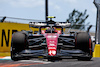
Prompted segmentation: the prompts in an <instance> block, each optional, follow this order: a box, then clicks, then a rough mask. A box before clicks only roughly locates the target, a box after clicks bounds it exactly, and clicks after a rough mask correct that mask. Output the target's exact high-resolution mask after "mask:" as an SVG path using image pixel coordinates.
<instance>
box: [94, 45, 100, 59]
mask: <svg viewBox="0 0 100 67" xmlns="http://www.w3.org/2000/svg"><path fill="white" fill-rule="evenodd" d="M93 57H100V44H96V45H95V48H94V52H93Z"/></svg>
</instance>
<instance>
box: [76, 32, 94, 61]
mask: <svg viewBox="0 0 100 67" xmlns="http://www.w3.org/2000/svg"><path fill="white" fill-rule="evenodd" d="M76 48H77V49H80V50H82V51H84V52H85V53H86V54H88V56H81V57H79V58H78V59H79V60H90V59H91V58H92V42H91V37H90V35H89V34H88V33H87V32H83V33H78V34H77V36H76Z"/></svg>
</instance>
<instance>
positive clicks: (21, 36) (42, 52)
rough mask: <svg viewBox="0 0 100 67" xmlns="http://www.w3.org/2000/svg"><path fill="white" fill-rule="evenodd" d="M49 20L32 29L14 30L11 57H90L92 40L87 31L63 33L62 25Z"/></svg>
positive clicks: (53, 58) (14, 58) (82, 58)
mask: <svg viewBox="0 0 100 67" xmlns="http://www.w3.org/2000/svg"><path fill="white" fill-rule="evenodd" d="M31 23H32V22H31ZM55 23H56V22H55ZM55 23H54V22H51V21H49V23H48V24H47V25H45V26H40V27H39V33H38V34H33V31H21V32H16V33H14V34H13V36H12V44H11V59H12V60H14V61H15V60H20V59H21V58H24V59H25V58H39V57H42V58H44V59H45V58H46V59H48V60H55V59H65V58H68V57H74V58H77V59H79V60H90V59H91V58H92V42H91V37H90V35H89V33H88V32H70V33H69V34H64V33H63V27H62V26H57V25H56V24H55ZM30 26H31V27H32V25H30Z"/></svg>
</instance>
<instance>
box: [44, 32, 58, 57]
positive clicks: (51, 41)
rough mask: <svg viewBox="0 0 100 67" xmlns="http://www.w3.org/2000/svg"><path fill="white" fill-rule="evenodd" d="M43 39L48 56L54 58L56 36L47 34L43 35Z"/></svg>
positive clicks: (55, 34)
mask: <svg viewBox="0 0 100 67" xmlns="http://www.w3.org/2000/svg"><path fill="white" fill-rule="evenodd" d="M45 37H46V42H47V48H48V55H49V56H55V55H56V53H57V42H58V34H57V33H54V34H53V33H48V34H46V35H45Z"/></svg>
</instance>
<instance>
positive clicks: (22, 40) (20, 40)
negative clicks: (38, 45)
mask: <svg viewBox="0 0 100 67" xmlns="http://www.w3.org/2000/svg"><path fill="white" fill-rule="evenodd" d="M26 45H27V42H26V36H25V34H24V33H23V32H16V33H14V34H13V37H12V44H11V59H12V60H14V61H17V60H19V58H18V57H16V54H18V53H19V52H21V51H22V50H24V49H25V47H26Z"/></svg>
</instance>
